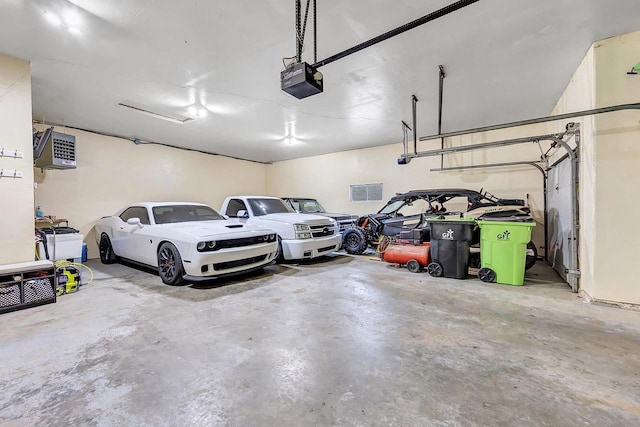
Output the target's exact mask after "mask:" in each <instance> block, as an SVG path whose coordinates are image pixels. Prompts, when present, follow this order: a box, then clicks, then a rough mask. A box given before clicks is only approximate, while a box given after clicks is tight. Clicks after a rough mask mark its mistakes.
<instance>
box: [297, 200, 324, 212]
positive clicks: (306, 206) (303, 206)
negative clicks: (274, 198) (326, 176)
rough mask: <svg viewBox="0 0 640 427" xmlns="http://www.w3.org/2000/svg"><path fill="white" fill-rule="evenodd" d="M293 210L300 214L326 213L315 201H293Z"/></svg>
mask: <svg viewBox="0 0 640 427" xmlns="http://www.w3.org/2000/svg"><path fill="white" fill-rule="evenodd" d="M291 204H292V205H293V208H294V209H295V210H296V211H298V212H300V213H325V212H326V211H325V210H324V208H323V207H322V206H321V205H320V203H318V201H317V200H315V199H291Z"/></svg>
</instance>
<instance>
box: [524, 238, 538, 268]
mask: <svg viewBox="0 0 640 427" xmlns="http://www.w3.org/2000/svg"><path fill="white" fill-rule="evenodd" d="M537 260H538V248H536V245H535V243H533V242H529V243H527V261H526V263H525V265H524V269H525V270H528V269H530V268H531V267H533V266H534V265H535V263H536V261H537Z"/></svg>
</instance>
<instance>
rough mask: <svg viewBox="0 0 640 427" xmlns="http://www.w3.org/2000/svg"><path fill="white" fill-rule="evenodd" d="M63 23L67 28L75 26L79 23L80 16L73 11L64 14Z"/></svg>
mask: <svg viewBox="0 0 640 427" xmlns="http://www.w3.org/2000/svg"><path fill="white" fill-rule="evenodd" d="M64 22H66V23H67V25H69V26H75V25H78V24H79V23H80V14H79V13H78V12H76V11H75V10H70V11H68V12H67V13H65V14H64Z"/></svg>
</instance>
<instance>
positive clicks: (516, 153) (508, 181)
mask: <svg viewBox="0 0 640 427" xmlns="http://www.w3.org/2000/svg"><path fill="white" fill-rule="evenodd" d="M545 133H547V128H546V126H544V125H542V126H540V125H539V126H526V127H521V128H517V129H508V130H501V131H494V132H490V133H481V134H475V135H470V136H464V137H459V138H452V139H450V140H447V141H446V145H447V146H452V145H468V144H474V143H481V142H488V141H495V140H502V139H509V138H517V137H522V136H531V135H538V134H545ZM547 146H548V144H547ZM435 148H440V141H439V140H438V141H424V142H421V143H419V144H418V150H419V151H424V150H428V149H435ZM402 152H403V148H402V144H401V143H398V144H391V145H385V146H381V147H375V148H366V149H361V150H354V151H346V152H340V153H333V154H327V155H323V156H315V157H308V158H303V159H296V160H288V161H283V162H277V163H274V164H272V165H270V166H268V174H267V193H269V194H271V195H275V196H298V197H314V198H317V199H318V200H319V201H320V203H321V204H322V205H323V206H324V207H325V209H327V210H329V211H333V212H348V213H355V214H359V215H361V214H365V213H371V212H377V211H378V210H379V209H380V208H381V207H382V206H383V205H384V203H385V201H386V200H388V199H389V198H390V197H392V196H393V195H394V194H395V193H399V192H406V191H409V190H415V189H420V188H469V189H474V190H480V189H481V188H484V189H485V190H488V191H489V192H491V193H493V194H495V195H498V196H500V197H505V198H506V197H508V198H511V197H515V198H526V197H527V195H529V203H530V206H531V208H532V211H533V214H534V216H535V218H536V220H537V221H538V222H539V226H538V227H536V228H537V230H536V232H535V235H534V240H535V241H536V243H537V244H538V246H542V245H543V243H544V237H543V233H542V229H543V227H542V220H543V216H544V200H543V184H542V175H541V173H540V172H539V171H538V170H537V169H534V168H532V167H530V166H526V167H508V168H499V169H490V170H489V169H486V170H474V171H456V172H430V169H432V168H439V167H440V157H439V156H438V157H424V158H417V159H414V160H413V161H412V162H411V163H409V164H408V165H402V166H401V165H398V164H397V163H396V159H397V158H398V157H399V155H400V154H402ZM539 156H540V151H539V148H538V147H537V146H536V145H535V144H525V145H519V146H513V147H502V148H498V149H491V150H484V151H474V152H468V153H463V154H457V155H449V156H445V158H444V166H445V167H448V166H461V165H473V164H486V163H497V162H511V161H520V160H535V159H537V158H538V157H539ZM319 183H321V184H319ZM370 183H382V184H383V199H384V201H383V202H367V203H362V202H350V201H349V185H351V184H370Z"/></svg>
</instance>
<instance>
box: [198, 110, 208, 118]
mask: <svg viewBox="0 0 640 427" xmlns="http://www.w3.org/2000/svg"><path fill="white" fill-rule="evenodd" d="M205 114H207V110H205V109H204V108H201V109H199V110H198V117H204V115H205Z"/></svg>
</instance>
